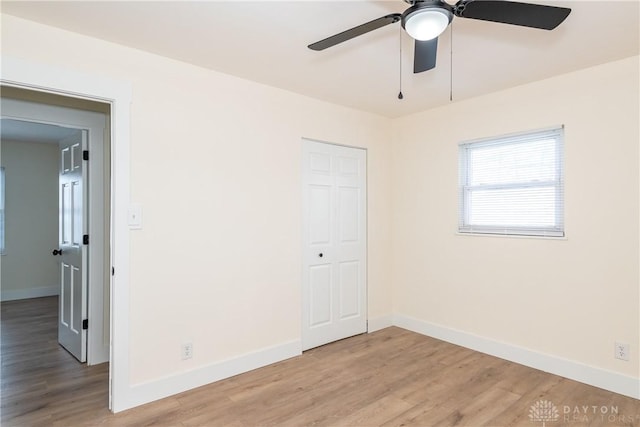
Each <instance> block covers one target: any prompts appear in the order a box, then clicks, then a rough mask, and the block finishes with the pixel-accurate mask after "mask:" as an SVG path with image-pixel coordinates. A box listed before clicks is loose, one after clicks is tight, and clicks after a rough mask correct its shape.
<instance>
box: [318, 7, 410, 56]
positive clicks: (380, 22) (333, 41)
mask: <svg viewBox="0 0 640 427" xmlns="http://www.w3.org/2000/svg"><path fill="white" fill-rule="evenodd" d="M401 16H402V15H400V14H399V13H392V14H390V15H386V16H383V17H382V18H378V19H374V20H373V21H369V22H367V23H365V24H362V25H358V26H357V27H353V28H351V29H349V30H346V31H343V32H341V33H338V34H335V35H333V36H331V37H327V38H326V39H324V40H320V41H319V42H315V43H311V44H310V45H309V46H307V47H308V48H309V49H311V50H324V49H326V48H328V47H331V46H335V45H337V44H339V43H342V42H346V41H347V40H351V39H352V38H354V37H358V36H361V35H363V34H365V33H368V32H369V31H373V30H377V29H378V28H381V27H384V26H385V25H389V24H393V23H394V22H398V21H399V20H400V17H401Z"/></svg>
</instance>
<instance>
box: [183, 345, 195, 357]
mask: <svg viewBox="0 0 640 427" xmlns="http://www.w3.org/2000/svg"><path fill="white" fill-rule="evenodd" d="M192 357H193V344H192V343H190V342H188V343H184V344H182V360H186V359H191V358H192Z"/></svg>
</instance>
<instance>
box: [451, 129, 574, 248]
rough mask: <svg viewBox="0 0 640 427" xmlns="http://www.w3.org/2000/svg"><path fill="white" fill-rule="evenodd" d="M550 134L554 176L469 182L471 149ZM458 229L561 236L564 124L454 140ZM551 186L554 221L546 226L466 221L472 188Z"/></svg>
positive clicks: (505, 234)
mask: <svg viewBox="0 0 640 427" xmlns="http://www.w3.org/2000/svg"><path fill="white" fill-rule="evenodd" d="M549 138H552V139H554V141H555V150H556V154H555V168H554V170H555V177H554V179H553V180H551V181H549V180H547V181H537V182H532V181H529V182H520V183H518V182H508V183H502V184H480V185H470V177H471V176H472V171H471V165H470V161H469V159H470V152H471V151H472V150H474V149H478V148H485V147H489V146H506V145H514V144H525V143H528V142H529V143H530V142H534V141H539V140H542V139H549ZM458 175H459V182H458V233H460V234H469V235H478V234H479V235H483V234H484V235H501V236H523V237H552V238H563V237H565V224H564V125H562V126H555V127H552V128H547V129H541V130H534V131H526V132H519V133H514V134H508V135H502V136H497V137H489V138H482V139H475V140H471V141H464V142H461V143H459V144H458ZM542 187H553V188H554V189H555V197H556V200H555V212H554V219H555V221H554V225H553V226H550V227H539V226H514V225H497V226H492V225H478V224H471V223H470V215H471V212H472V211H471V208H470V206H471V203H470V197H471V194H472V192H473V191H479V190H480V191H482V190H484V191H487V190H489V191H490V190H510V189H526V188H542Z"/></svg>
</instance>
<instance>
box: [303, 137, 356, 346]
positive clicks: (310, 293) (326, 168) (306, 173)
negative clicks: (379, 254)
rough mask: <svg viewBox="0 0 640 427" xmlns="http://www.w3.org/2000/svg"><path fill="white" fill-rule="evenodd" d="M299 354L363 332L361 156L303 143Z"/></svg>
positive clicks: (337, 147)
mask: <svg viewBox="0 0 640 427" xmlns="http://www.w3.org/2000/svg"><path fill="white" fill-rule="evenodd" d="M302 153H303V155H302V183H303V189H302V193H303V194H302V204H303V220H302V223H303V232H302V236H303V249H302V252H303V255H302V258H303V260H302V264H303V265H302V271H303V278H302V300H303V301H302V315H303V320H302V349H303V350H308V349H310V348H313V347H317V346H320V345H323V344H327V343H330V342H332V341H337V340H340V339H343V338H347V337H350V336H353V335H357V334H361V333H364V332H366V331H367V202H366V195H367V170H366V167H367V152H366V150H364V149H360V148H352V147H345V146H340V145H333V144H327V143H323V142H317V141H311V140H307V139H304V140H303V148H302Z"/></svg>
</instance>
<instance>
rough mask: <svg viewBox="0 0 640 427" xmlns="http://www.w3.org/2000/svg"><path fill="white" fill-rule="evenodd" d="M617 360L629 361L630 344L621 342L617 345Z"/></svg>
mask: <svg viewBox="0 0 640 427" xmlns="http://www.w3.org/2000/svg"><path fill="white" fill-rule="evenodd" d="M615 358H616V359H620V360H627V361H628V360H629V344H624V343H621V342H616V343H615Z"/></svg>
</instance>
